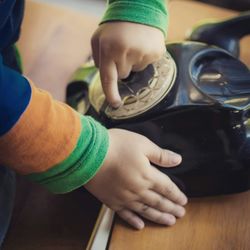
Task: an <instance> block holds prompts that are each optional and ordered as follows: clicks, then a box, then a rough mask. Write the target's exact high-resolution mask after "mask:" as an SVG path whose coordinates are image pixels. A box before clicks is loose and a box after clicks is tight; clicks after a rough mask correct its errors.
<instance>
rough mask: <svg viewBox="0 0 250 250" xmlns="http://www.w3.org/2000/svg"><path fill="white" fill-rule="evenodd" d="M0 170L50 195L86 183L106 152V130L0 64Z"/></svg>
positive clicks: (67, 190) (96, 169)
mask: <svg viewBox="0 0 250 250" xmlns="http://www.w3.org/2000/svg"><path fill="white" fill-rule="evenodd" d="M0 90H1V91H0V131H1V134H0V165H2V166H6V167H9V168H12V169H14V170H15V171H16V172H18V173H20V174H23V175H26V176H27V177H28V178H30V179H31V180H33V181H35V182H38V183H40V184H42V185H43V186H45V187H46V188H47V189H49V190H50V191H52V192H54V193H65V192H69V191H72V190H74V189H76V188H78V187H80V186H82V185H84V184H85V183H86V182H87V181H89V180H90V179H91V178H92V177H93V176H94V175H95V173H96V172H97V171H98V169H99V168H100V166H101V165H102V163H103V161H104V159H105V156H106V153H107V149H108V143H109V141H108V133H107V130H106V129H105V128H104V127H102V126H101V125H100V124H99V123H97V122H96V121H94V120H93V119H92V118H90V117H85V116H82V115H80V114H79V113H77V112H75V111H74V110H72V109H71V108H70V107H69V106H67V105H66V104H63V103H60V102H57V101H55V100H53V98H52V97H51V96H50V94H48V93H47V92H45V91H43V90H40V89H38V88H36V87H35V85H34V84H33V83H32V82H31V81H28V80H27V79H25V78H24V77H22V76H21V75H19V74H18V73H16V72H15V71H13V70H11V69H8V68H7V67H4V66H3V65H2V64H0Z"/></svg>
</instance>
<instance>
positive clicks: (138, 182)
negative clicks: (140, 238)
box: [85, 129, 187, 229]
mask: <svg viewBox="0 0 250 250" xmlns="http://www.w3.org/2000/svg"><path fill="white" fill-rule="evenodd" d="M109 136H110V147H109V151H108V154H107V156H106V159H105V161H104V164H103V166H102V167H101V169H100V170H99V172H98V173H97V174H96V176H95V177H94V178H93V179H92V180H90V181H89V182H88V183H87V184H86V185H85V187H86V188H87V189H88V190H89V191H90V192H91V193H92V194H93V195H95V196H96V197H97V198H98V199H99V200H101V201H102V202H103V203H105V204H106V205H107V206H109V207H110V208H111V209H113V210H114V211H116V212H117V213H118V215H119V216H120V217H121V218H123V219H124V220H125V221H127V222H128V223H129V224H130V225H132V226H133V227H135V228H137V229H142V228H143V227H144V222H143V220H142V219H141V218H140V217H139V216H141V217H144V218H146V219H149V220H151V221H153V222H156V223H160V224H164V225H173V224H175V221H176V217H182V216H183V215H184V214H185V209H184V208H183V206H184V205H185V204H186V203H187V198H186V196H185V195H184V194H183V193H182V192H181V191H180V190H179V189H178V187H177V186H176V185H175V184H174V183H173V182H172V181H171V180H170V178H169V177H168V176H166V175H165V174H163V173H161V172H160V171H158V170H157V169H156V168H155V167H153V166H152V165H151V164H150V162H152V163H155V164H157V165H159V166H162V167H171V166H176V165H178V164H179V163H180V162H181V157H180V156H179V155H176V154H174V153H173V152H171V151H168V150H163V149H161V148H159V147H158V146H157V145H155V144H154V143H153V142H151V141H150V140H148V139H147V138H146V137H144V136H142V135H139V134H136V133H132V132H129V131H126V130H121V129H111V130H109Z"/></svg>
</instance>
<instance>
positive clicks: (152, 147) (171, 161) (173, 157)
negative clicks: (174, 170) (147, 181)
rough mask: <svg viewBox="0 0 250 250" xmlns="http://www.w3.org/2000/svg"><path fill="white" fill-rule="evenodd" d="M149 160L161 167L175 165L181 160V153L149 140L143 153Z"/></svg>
mask: <svg viewBox="0 0 250 250" xmlns="http://www.w3.org/2000/svg"><path fill="white" fill-rule="evenodd" d="M145 155H146V156H147V157H148V159H149V161H150V162H152V163H154V164H156V165H158V166H161V167H175V166H177V165H179V164H180V163H181V161H182V157H181V155H179V154H177V153H174V152H173V151H170V150H167V149H162V148H160V147H159V146H157V145H156V144H154V143H153V142H151V141H150V143H149V145H148V146H147V153H146V154H145Z"/></svg>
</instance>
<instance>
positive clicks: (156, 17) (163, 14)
mask: <svg viewBox="0 0 250 250" xmlns="http://www.w3.org/2000/svg"><path fill="white" fill-rule="evenodd" d="M109 21H129V22H135V23H141V24H145V25H149V26H153V27H156V28H158V29H160V30H161V31H162V32H163V33H164V35H166V29H167V24H168V15H167V11H166V5H165V1H164V0H151V1H149V0H146V1H142V0H116V1H109V5H108V8H107V10H106V12H105V14H104V17H103V19H102V21H101V23H104V22H109Z"/></svg>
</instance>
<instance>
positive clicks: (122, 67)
mask: <svg viewBox="0 0 250 250" xmlns="http://www.w3.org/2000/svg"><path fill="white" fill-rule="evenodd" d="M92 51H93V57H94V61H95V65H96V66H97V67H98V68H99V69H100V76H101V81H102V86H103V91H104V94H105V95H106V98H107V101H108V102H109V103H110V104H111V105H112V106H114V107H117V106H119V105H120V104H121V98H120V95H119V92H118V87H117V80H118V79H124V78H126V77H128V76H129V73H130V72H131V71H141V70H143V69H144V68H146V67H147V66H148V65H149V64H151V63H153V62H155V61H157V60H158V59H160V58H161V57H162V55H163V54H164V51H165V42H164V35H163V33H162V31H160V30H159V29H157V28H154V27H150V26H146V25H143V24H137V23H130V22H109V23H104V24H102V25H100V27H99V28H98V29H97V30H96V32H95V33H94V35H93V37H92Z"/></svg>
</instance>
